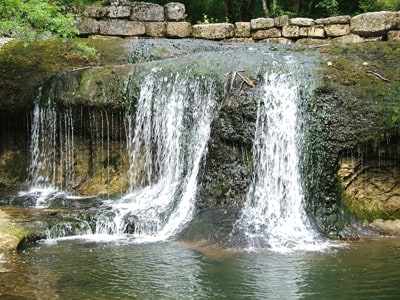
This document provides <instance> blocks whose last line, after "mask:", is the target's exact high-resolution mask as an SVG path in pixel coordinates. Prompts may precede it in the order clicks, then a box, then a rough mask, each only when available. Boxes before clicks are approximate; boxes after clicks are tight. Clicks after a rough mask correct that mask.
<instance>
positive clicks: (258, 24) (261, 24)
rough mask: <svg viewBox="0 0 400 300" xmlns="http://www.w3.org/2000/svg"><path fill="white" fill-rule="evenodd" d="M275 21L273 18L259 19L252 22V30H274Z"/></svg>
mask: <svg viewBox="0 0 400 300" xmlns="http://www.w3.org/2000/svg"><path fill="white" fill-rule="evenodd" d="M274 25H275V23H274V19H272V18H258V19H252V20H251V21H250V29H251V30H252V31H253V30H259V29H267V28H272V27H274Z"/></svg>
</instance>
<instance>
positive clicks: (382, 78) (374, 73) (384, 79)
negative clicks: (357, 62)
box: [367, 71, 389, 82]
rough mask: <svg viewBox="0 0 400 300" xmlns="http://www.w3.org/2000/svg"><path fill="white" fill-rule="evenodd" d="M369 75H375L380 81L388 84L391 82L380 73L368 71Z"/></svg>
mask: <svg viewBox="0 0 400 300" xmlns="http://www.w3.org/2000/svg"><path fill="white" fill-rule="evenodd" d="M367 73H370V74H373V75H375V76H376V77H378V78H379V79H381V80H383V81H386V82H389V79H387V78H385V77H383V76H382V75H380V74H378V73H376V72H374V71H367Z"/></svg>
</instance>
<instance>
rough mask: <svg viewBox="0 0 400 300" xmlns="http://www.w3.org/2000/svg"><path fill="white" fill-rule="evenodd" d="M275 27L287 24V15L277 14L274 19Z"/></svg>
mask: <svg viewBox="0 0 400 300" xmlns="http://www.w3.org/2000/svg"><path fill="white" fill-rule="evenodd" d="M274 24H275V27H283V26H285V25H289V16H287V15H285V16H279V17H276V18H275V19H274Z"/></svg>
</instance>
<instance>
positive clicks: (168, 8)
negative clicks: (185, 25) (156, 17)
mask: <svg viewBox="0 0 400 300" xmlns="http://www.w3.org/2000/svg"><path fill="white" fill-rule="evenodd" d="M164 13H165V19H166V20H167V21H182V20H183V19H184V18H185V5H184V4H182V3H178V2H169V3H167V4H165V5H164Z"/></svg>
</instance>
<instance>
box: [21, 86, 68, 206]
mask: <svg viewBox="0 0 400 300" xmlns="http://www.w3.org/2000/svg"><path fill="white" fill-rule="evenodd" d="M42 98H43V95H42V87H40V88H39V89H38V94H37V96H36V98H35V106H34V109H33V113H32V124H31V144H30V153H31V160H30V165H29V169H28V181H29V185H30V187H31V188H30V190H29V191H27V192H24V191H23V192H20V193H19V196H21V197H31V198H34V199H35V205H34V206H36V207H44V206H46V205H47V204H48V202H49V201H50V200H51V199H53V198H55V197H59V196H61V195H64V192H62V191H59V190H58V188H56V179H57V178H63V180H62V182H61V190H63V189H65V190H67V189H68V187H69V185H70V184H71V182H72V180H73V177H74V171H73V166H74V142H73V131H74V129H73V117H72V111H71V109H66V111H65V112H64V113H63V114H62V115H61V117H60V116H59V115H58V114H57V111H56V109H55V108H54V105H53V103H52V99H51V98H50V97H48V98H47V101H44V103H43V99H42ZM57 149H59V151H57ZM58 173H59V174H58ZM63 185H64V186H63Z"/></svg>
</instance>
